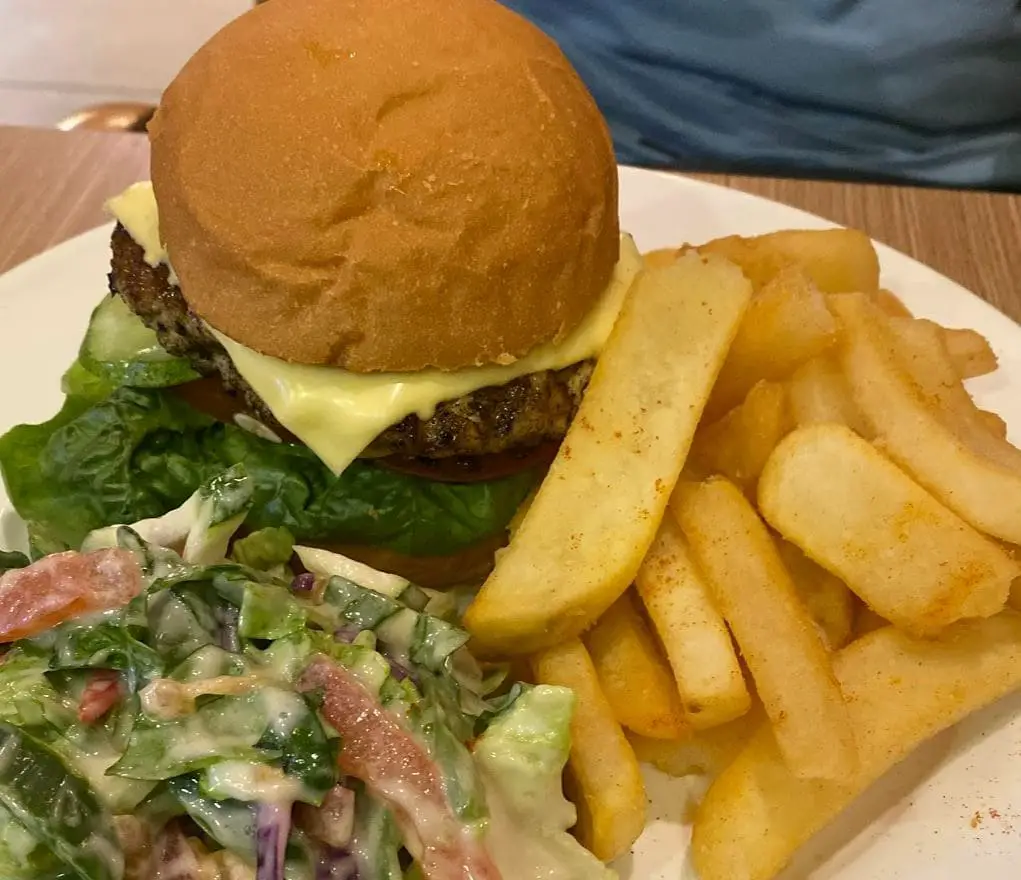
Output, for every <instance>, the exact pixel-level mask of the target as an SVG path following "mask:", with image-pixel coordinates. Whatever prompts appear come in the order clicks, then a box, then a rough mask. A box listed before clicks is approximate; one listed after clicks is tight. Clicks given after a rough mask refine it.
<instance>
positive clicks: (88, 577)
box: [0, 547, 142, 642]
mask: <svg viewBox="0 0 1021 880" xmlns="http://www.w3.org/2000/svg"><path fill="white" fill-rule="evenodd" d="M141 590H142V570H141V568H140V567H139V565H138V562H137V561H136V559H135V557H134V554H132V553H131V551H129V550H122V549H120V548H117V547H114V548H110V549H106V550H96V551H95V552H93V553H77V552H75V551H73V550H70V551H68V552H66V553H55V554H53V555H52V556H46V557H44V558H42V559H40V560H39V561H38V562H33V563H32V564H31V565H30V566H28V567H27V568H17V569H12V570H11V571H8V572H5V573H4V574H3V575H0V642H13V641H15V640H17V639H24V638H28V637H30V636H34V635H38V634H39V633H41V632H44V631H45V630H47V629H49V628H50V627H53V626H56V625H57V624H59V623H63V622H64V621H65V620H70V619H71V618H74V617H79V616H81V615H82V614H90V613H92V612H94V611H105V610H107V609H110V608H119V607H121V606H122V605H125V604H127V603H128V602H130V601H131V600H132V599H133V598H134V597H135V596H137V595H138V594H139V593H140V592H141Z"/></svg>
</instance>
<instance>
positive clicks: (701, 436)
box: [689, 379, 794, 492]
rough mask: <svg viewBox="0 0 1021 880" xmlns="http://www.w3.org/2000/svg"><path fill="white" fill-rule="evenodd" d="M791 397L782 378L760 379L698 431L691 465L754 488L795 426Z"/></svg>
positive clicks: (748, 489)
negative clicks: (725, 412) (771, 456)
mask: <svg viewBox="0 0 1021 880" xmlns="http://www.w3.org/2000/svg"><path fill="white" fill-rule="evenodd" d="M788 398H789V394H788V388H787V386H786V385H785V384H784V383H783V382H770V381H768V380H766V379H763V380H761V381H759V382H757V383H756V384H755V385H753V386H752V388H751V390H750V391H749V392H748V395H747V397H745V399H744V400H743V401H742V402H741V403H740V404H738V405H737V406H736V407H734V408H733V409H732V410H731V411H730V412H728V413H727V414H726V415H725V416H723V417H722V418H720V419H718V420H717V421H715V422H712V423H711V424H707V425H703V426H700V427H699V429H698V430H697V431H696V432H695V439H694V441H693V442H692V444H691V458H690V462H689V465H690V466H691V468H693V469H695V470H698V471H699V472H701V473H707V474H722V475H723V476H725V477H727V478H728V479H730V480H733V481H734V482H735V483H737V484H738V485H739V486H740V487H741V488H742V489H744V490H746V491H752V492H754V490H755V484H756V482H757V481H758V479H759V474H761V473H762V468H763V467H764V466H765V464H766V459H768V458H769V455H770V453H771V452H772V451H773V450H774V449H775V448H776V445H777V444H778V443H779V442H780V441H781V440H782V439H783V438H784V437H785V436H786V435H787V433H788V432H789V431H790V430H791V429H792V428H793V427H794V424H793V420H792V417H791V412H790V405H789V401H788Z"/></svg>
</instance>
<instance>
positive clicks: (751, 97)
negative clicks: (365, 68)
mask: <svg viewBox="0 0 1021 880" xmlns="http://www.w3.org/2000/svg"><path fill="white" fill-rule="evenodd" d="M255 2H256V0H0V125H3V124H7V125H35V126H47V127H54V126H56V127H60V128H65V129H66V128H76V127H86V128H100V129H104V128H105V129H108V130H124V129H126V128H127V129H132V130H138V131H141V130H144V126H145V123H146V122H147V121H148V115H149V113H150V112H151V108H152V106H153V105H154V104H155V103H156V102H157V101H158V99H159V95H160V93H161V91H162V89H163V88H164V87H165V86H166V85H167V84H168V83H169V82H170V80H171V79H172V78H173V76H174V74H175V73H176V72H177V70H178V69H179V68H180V67H181V65H182V64H183V63H184V62H185V61H186V60H187V59H188V57H189V56H190V55H191V54H192V53H193V52H194V51H195V50H196V49H197V48H198V47H199V46H200V45H202V43H204V42H205V41H206V40H207V39H208V38H209V37H210V36H211V35H212V34H213V33H214V32H215V31H216V30H218V29H219V28H220V27H221V26H222V25H223V24H224V23H226V22H227V21H229V20H230V19H231V18H233V17H235V16H237V15H239V14H241V13H242V12H244V11H245V10H247V9H250V8H251V7H252V5H254V4H255ZM450 2H456V0H450ZM501 2H503V3H504V4H505V5H507V6H509V7H511V8H512V9H514V10H516V11H517V12H519V13H521V14H522V15H525V16H527V17H528V18H530V19H531V20H532V21H533V22H535V23H536V24H537V25H539V26H540V27H541V28H543V29H544V30H545V31H546V32H547V33H549V34H550V35H551V36H552V37H553V38H554V39H556V40H557V41H558V42H559V43H560V45H561V47H562V48H563V50H564V52H565V53H566V55H567V56H568V58H569V59H570V60H571V62H572V63H573V64H574V65H575V66H576V67H577V69H578V71H579V72H580V74H581V76H582V78H583V79H584V80H585V82H586V84H587V85H588V86H589V88H590V89H591V90H592V92H593V94H594V96H595V99H596V101H597V102H598V103H599V106H600V108H601V109H602V111H603V113H604V114H605V115H606V117H607V120H608V122H609V125H610V128H611V130H612V132H613V135H614V142H615V146H616V149H617V156H618V159H619V160H620V161H621V162H623V163H626V164H633V165H643V166H653V167H669V168H675V169H680V170H687V171H723V172H737V173H745V174H748V173H750V174H760V175H780V176H791V177H824V178H830V179H852V180H873V181H893V182H909V183H915V184H929V185H938V186H951V187H974V188H980V189H1001V190H1008V191H1015V192H1021V0H971V2H964V0H916V2H914V3H903V2H902V3H896V2H891V0H501Z"/></svg>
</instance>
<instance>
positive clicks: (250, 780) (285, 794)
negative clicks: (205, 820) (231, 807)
mask: <svg viewBox="0 0 1021 880" xmlns="http://www.w3.org/2000/svg"><path fill="white" fill-rule="evenodd" d="M206 786H207V788H208V789H209V790H210V791H214V792H215V793H216V796H217V797H218V798H235V799H236V800H239V801H261V802H262V803H267V804H290V803H294V802H295V801H299V800H303V799H305V798H306V797H307V792H306V791H305V787H304V786H303V785H302V784H301V783H300V782H299V781H298V780H297V779H293V778H291V777H290V776H287V775H286V774H285V773H284V772H283V771H282V770H279V769H278V768H276V767H271V766H268V765H266V764H253V763H250V762H248V761H220V762H219V763H218V764H214V765H213V766H212V767H210V768H209V769H207V770H206Z"/></svg>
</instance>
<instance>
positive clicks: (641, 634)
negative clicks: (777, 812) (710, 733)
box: [584, 591, 688, 739]
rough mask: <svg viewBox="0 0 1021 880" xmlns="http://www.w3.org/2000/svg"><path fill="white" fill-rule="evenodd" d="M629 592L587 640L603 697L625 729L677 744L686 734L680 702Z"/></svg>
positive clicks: (586, 637)
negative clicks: (674, 740)
mask: <svg viewBox="0 0 1021 880" xmlns="http://www.w3.org/2000/svg"><path fill="white" fill-rule="evenodd" d="M633 603H634V600H633V599H632V596H631V593H630V591H629V592H627V593H625V594H624V595H623V596H621V597H620V598H619V599H618V600H617V601H616V602H614V603H613V605H611V606H610V608H609V610H608V611H607V612H606V614H604V615H603V616H602V617H600V618H599V621H598V622H597V623H596V625H595V626H594V627H592V629H590V630H589V631H588V632H587V633H586V634H585V638H584V642H585V647H586V648H588V652H589V655H590V656H591V657H592V663H593V664H594V665H595V668H596V674H597V675H598V676H599V684H600V685H601V686H602V689H603V693H604V694H605V695H606V699H607V700H608V701H609V703H610V706H611V707H612V709H613V714H614V716H615V717H616V718H617V721H619V722H620V723H621V724H622V725H623V726H624V727H626V728H628V729H629V730H633V731H634V732H635V733H639V734H642V735H643V736H647V737H653V738H658V739H676V738H678V737H681V736H683V735H684V734H685V733H686V732H687V728H688V725H687V724H686V723H685V721H684V712H683V710H682V709H681V701H680V698H679V697H678V694H677V689H676V688H675V687H674V680H673V678H672V677H671V676H670V667H669V666H668V665H667V662H666V660H664V659H663V657H662V656H660V653H659V646H658V645H657V644H656V639H655V636H653V634H652V631H651V630H650V629H649V626H648V624H646V622H645V620H643V619H642V616H641V615H640V614H639V613H638V611H637V610H636V609H635V606H634V604H633Z"/></svg>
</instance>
